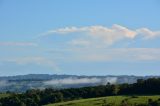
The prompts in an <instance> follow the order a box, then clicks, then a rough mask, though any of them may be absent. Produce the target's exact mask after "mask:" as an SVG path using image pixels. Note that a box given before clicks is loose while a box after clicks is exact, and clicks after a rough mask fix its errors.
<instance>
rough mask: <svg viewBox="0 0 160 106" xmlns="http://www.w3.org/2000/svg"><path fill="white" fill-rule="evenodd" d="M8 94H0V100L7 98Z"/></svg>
mask: <svg viewBox="0 0 160 106" xmlns="http://www.w3.org/2000/svg"><path fill="white" fill-rule="evenodd" d="M9 95H10V94H6V93H0V98H4V97H8V96H9Z"/></svg>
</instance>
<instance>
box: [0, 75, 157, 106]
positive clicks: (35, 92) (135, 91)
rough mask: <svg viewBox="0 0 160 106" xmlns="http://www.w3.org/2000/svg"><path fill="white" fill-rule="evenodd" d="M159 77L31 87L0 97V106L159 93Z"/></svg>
mask: <svg viewBox="0 0 160 106" xmlns="http://www.w3.org/2000/svg"><path fill="white" fill-rule="evenodd" d="M159 94H160V78H150V79H147V80H143V79H138V80H137V82H136V83H133V84H127V83H126V84H110V83H108V84H107V85H99V86H91V87H82V88H68V89H53V88H46V89H44V90H39V89H31V90H28V91H26V92H25V93H20V94H19V93H12V94H11V96H9V97H5V98H1V99H0V106H42V105H46V104H49V103H57V102H62V101H69V100H75V99H81V98H95V97H103V96H113V95H159Z"/></svg>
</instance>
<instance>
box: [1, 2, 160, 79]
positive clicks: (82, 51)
mask: <svg viewBox="0 0 160 106" xmlns="http://www.w3.org/2000/svg"><path fill="white" fill-rule="evenodd" d="M159 11H160V2H159V0H132V1H131V0H14V1H13V0H0V75H1V76H2V75H19V74H30V73H33V74H35V73H37V74H41V73H42V74H43V73H45V74H76V75H108V74H109V75H159V72H160V42H159V41H160V14H159Z"/></svg>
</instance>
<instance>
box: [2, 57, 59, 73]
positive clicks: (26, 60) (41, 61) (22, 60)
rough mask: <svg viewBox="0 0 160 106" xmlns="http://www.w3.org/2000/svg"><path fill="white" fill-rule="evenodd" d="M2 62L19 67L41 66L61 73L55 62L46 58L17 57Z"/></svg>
mask: <svg viewBox="0 0 160 106" xmlns="http://www.w3.org/2000/svg"><path fill="white" fill-rule="evenodd" d="M1 62H12V63H16V64H18V65H27V64H35V65H39V66H45V67H50V68H52V69H53V70H54V71H59V67H58V66H57V64H56V63H55V62H54V61H53V60H51V59H48V58H45V57H15V58H8V59H2V60H1Z"/></svg>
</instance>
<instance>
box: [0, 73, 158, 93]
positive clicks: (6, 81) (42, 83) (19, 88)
mask: <svg viewBox="0 0 160 106" xmlns="http://www.w3.org/2000/svg"><path fill="white" fill-rule="evenodd" d="M152 77H156V78H157V77H160V76H128V75H121V76H113V75H106V76H77V75H56V74H55V75H48V74H28V75H17V76H1V77H0V92H6V91H11V92H24V91H26V90H28V89H44V88H58V89H59V88H78V87H84V86H95V85H105V84H107V83H113V84H115V83H117V84H121V83H129V84H130V83H135V82H136V81H137V79H148V78H152Z"/></svg>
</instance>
